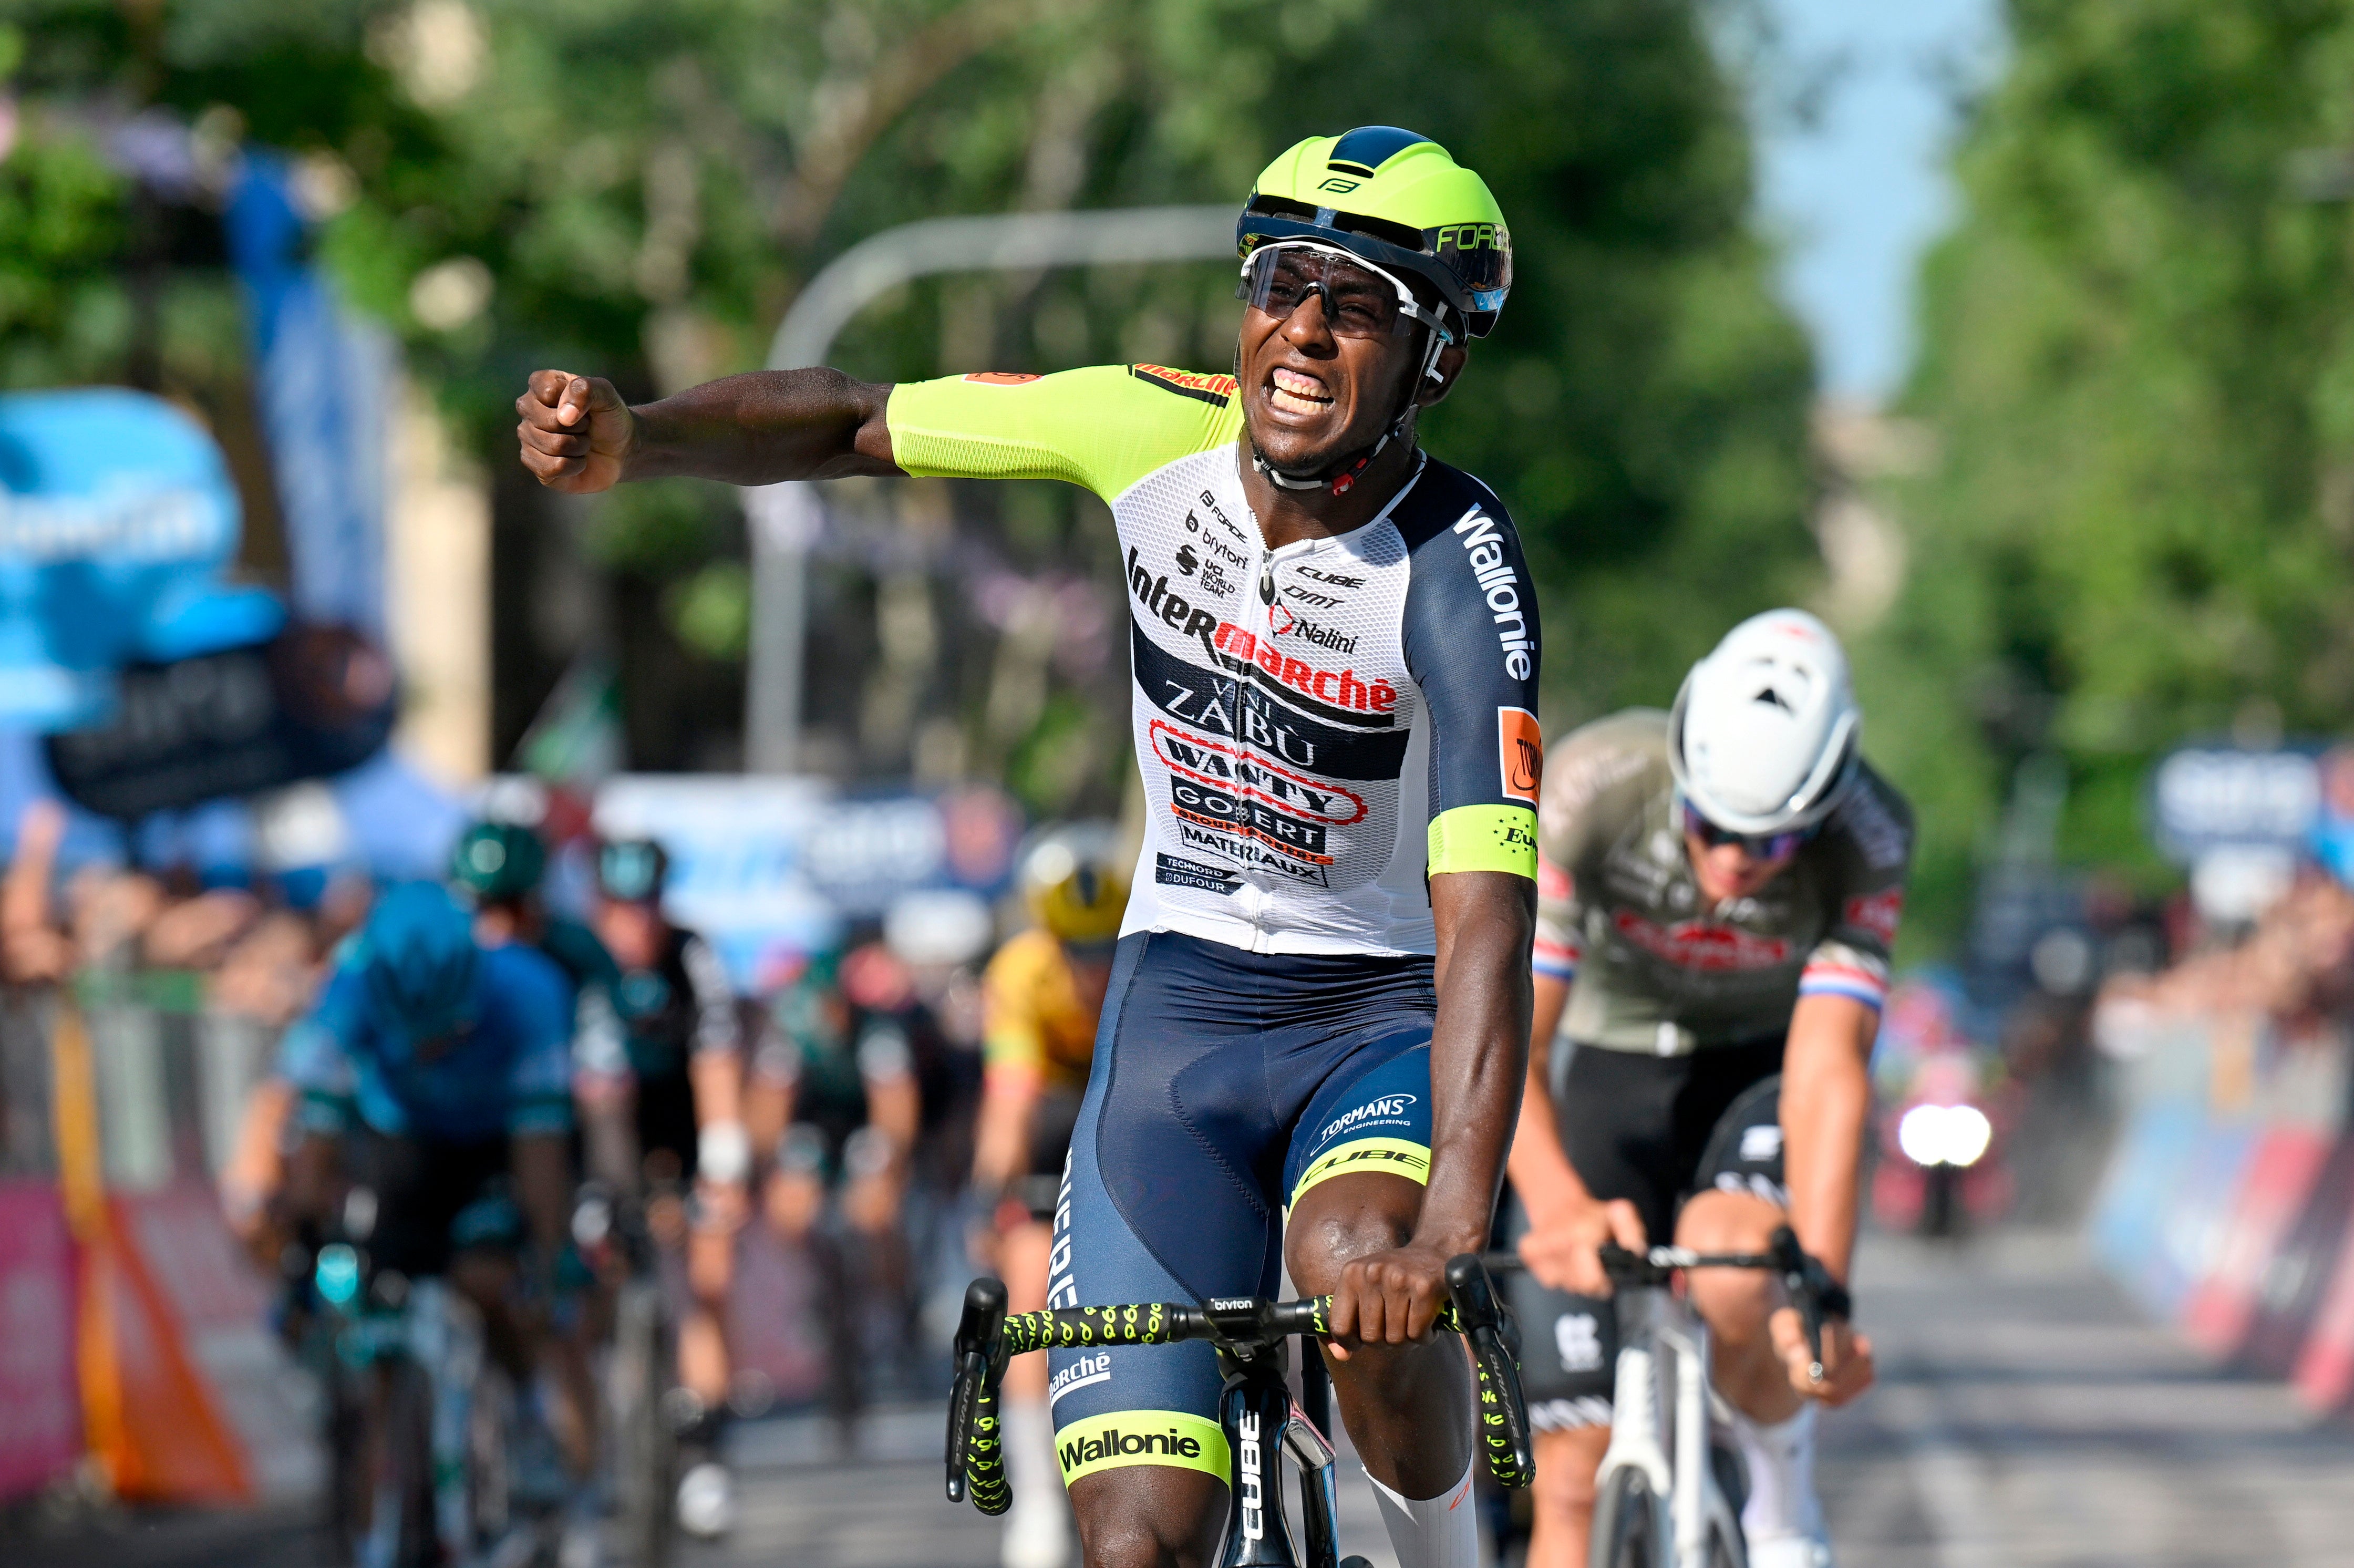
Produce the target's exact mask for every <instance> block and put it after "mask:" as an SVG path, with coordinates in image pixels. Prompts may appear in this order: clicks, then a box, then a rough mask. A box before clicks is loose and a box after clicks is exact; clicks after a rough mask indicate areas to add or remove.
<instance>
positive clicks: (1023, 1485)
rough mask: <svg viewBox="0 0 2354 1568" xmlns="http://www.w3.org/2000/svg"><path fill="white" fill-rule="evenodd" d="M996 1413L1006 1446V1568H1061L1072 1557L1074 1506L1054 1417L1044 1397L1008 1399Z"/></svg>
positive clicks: (1004, 1553)
mask: <svg viewBox="0 0 2354 1568" xmlns="http://www.w3.org/2000/svg"><path fill="white" fill-rule="evenodd" d="M997 1417H998V1423H999V1427H1000V1430H1001V1431H1002V1434H1003V1438H1004V1444H1005V1480H1006V1484H1007V1486H1009V1487H1010V1488H1012V1489H1013V1508H1012V1509H1011V1510H1008V1511H1007V1513H1006V1515H1005V1536H1004V1542H1003V1546H1002V1561H1003V1563H1004V1568H1061V1564H1062V1563H1064V1562H1065V1561H1066V1559H1067V1558H1068V1557H1069V1555H1070V1540H1071V1524H1070V1520H1071V1512H1070V1504H1069V1502H1068V1501H1067V1500H1066V1499H1065V1497H1064V1495H1063V1471H1062V1467H1061V1465H1060V1464H1059V1463H1058V1462H1057V1461H1056V1460H1055V1418H1054V1416H1053V1415H1052V1414H1050V1413H1049V1412H1048V1410H1047V1408H1046V1402H1045V1401H1044V1400H1043V1399H1005V1400H1002V1401H1000V1402H999V1404H998V1406H997Z"/></svg>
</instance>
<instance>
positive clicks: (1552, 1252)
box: [1520, 1198, 1650, 1296]
mask: <svg viewBox="0 0 2354 1568" xmlns="http://www.w3.org/2000/svg"><path fill="white" fill-rule="evenodd" d="M1613 1241H1615V1242H1617V1244H1618V1245H1620V1246H1623V1247H1625V1248H1626V1249H1627V1250H1628V1252H1637V1253H1638V1252H1641V1251H1642V1250H1643V1249H1644V1248H1645V1247H1647V1246H1649V1245H1650V1244H1649V1241H1648V1240H1647V1239H1646V1238H1645V1236H1644V1234H1643V1216H1642V1213H1640V1212H1639V1211H1638V1210H1637V1208H1636V1207H1635V1205H1634V1204H1632V1203H1630V1202H1627V1201H1626V1200H1625V1199H1624V1198H1613V1199H1612V1200H1611V1201H1610V1202H1606V1203H1597V1202H1593V1201H1592V1200H1590V1199H1588V1200H1585V1201H1583V1202H1572V1203H1569V1204H1566V1205H1564V1206H1563V1207H1561V1208H1559V1209H1557V1210H1555V1211H1553V1213H1544V1214H1537V1215H1532V1224H1530V1227H1529V1234H1526V1235H1524V1236H1522V1238H1521V1246H1520V1252H1521V1261H1522V1262H1523V1263H1525V1264H1527V1265H1528V1266H1529V1274H1530V1276H1531V1277H1532V1278H1534V1279H1535V1280H1536V1282H1537V1283H1538V1284H1540V1285H1546V1286H1550V1287H1553V1289H1555V1290H1567V1291H1571V1292H1574V1293H1575V1294H1576V1295H1579V1296H1607V1295H1609V1294H1610V1279H1609V1277H1608V1276H1607V1275H1606V1274H1604V1273H1603V1272H1602V1259H1601V1257H1600V1255H1599V1250H1600V1248H1601V1245H1602V1244H1603V1243H1604V1242H1613Z"/></svg>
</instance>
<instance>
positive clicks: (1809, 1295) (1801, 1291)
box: [1771, 1225, 1844, 1383]
mask: <svg viewBox="0 0 2354 1568" xmlns="http://www.w3.org/2000/svg"><path fill="white" fill-rule="evenodd" d="M1771 1250H1772V1255H1773V1257H1774V1266H1775V1267H1776V1269H1777V1270H1778V1271H1779V1272H1780V1274H1781V1276H1782V1288H1783V1290H1784V1291H1786V1292H1787V1294H1788V1295H1789V1298H1790V1304H1791V1305H1792V1306H1794V1307H1796V1308H1797V1309H1798V1320H1799V1321H1800V1322H1802V1323H1804V1324H1805V1325H1806V1329H1807V1353H1808V1356H1809V1357H1810V1358H1812V1359H1811V1360H1809V1361H1808V1363H1807V1375H1808V1377H1809V1378H1811V1379H1813V1380H1814V1381H1815V1382H1817V1383H1820V1382H1822V1381H1823V1306H1824V1299H1823V1298H1824V1296H1825V1289H1824V1287H1826V1286H1829V1287H1831V1288H1833V1289H1837V1288H1838V1287H1837V1285H1836V1283H1835V1282H1834V1281H1833V1280H1832V1279H1831V1277H1830V1273H1829V1270H1828V1269H1826V1268H1824V1267H1823V1266H1822V1265H1821V1264H1819V1263H1817V1262H1816V1261H1815V1260H1814V1259H1813V1258H1811V1257H1809V1256H1808V1255H1807V1252H1806V1249H1805V1248H1803V1247H1801V1246H1799V1245H1798V1234H1797V1232H1796V1231H1794V1230H1792V1229H1791V1228H1790V1227H1789V1226H1787V1225H1784V1226H1782V1227H1781V1228H1780V1229H1779V1230H1777V1231H1776V1232H1775V1233H1774V1240H1773V1244H1772V1248H1771ZM1842 1294H1844V1293H1842Z"/></svg>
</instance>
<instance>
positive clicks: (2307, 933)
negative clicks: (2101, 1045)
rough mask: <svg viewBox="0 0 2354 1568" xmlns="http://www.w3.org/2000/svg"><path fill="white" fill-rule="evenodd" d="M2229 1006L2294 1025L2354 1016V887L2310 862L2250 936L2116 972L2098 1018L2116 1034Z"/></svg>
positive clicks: (2104, 1033) (2102, 1029)
mask: <svg viewBox="0 0 2354 1568" xmlns="http://www.w3.org/2000/svg"><path fill="white" fill-rule="evenodd" d="M2225 1014H2241V1015H2249V1014H2253V1015H2258V1016H2262V1017H2264V1018H2269V1019H2271V1020H2274V1022H2278V1023H2281V1024H2283V1025H2285V1026H2289V1027H2292V1028H2294V1027H2295V1026H2296V1025H2298V1024H2303V1023H2318V1022H2324V1021H2327V1020H2330V1019H2343V1018H2349V1017H2354V889H2349V887H2348V886H2347V885H2346V884H2345V883H2343V882H2341V881H2339V880H2338V878H2337V877H2335V876H2332V875H2330V874H2327V872H2324V871H2322V870H2320V869H2318V868H2315V869H2312V870H2309V871H2307V872H2306V874H2303V875H2301V876H2300V877H2298V879H2297V880H2296V883H2295V884H2294V885H2291V887H2290V888H2289V890H2288V891H2287V892H2286V893H2285V895H2282V896H2281V897H2280V898H2278V899H2276V900H2274V902H2273V903H2272V904H2271V906H2269V907H2267V908H2266V909H2265V910H2264V913H2263V914H2262V915H2260V916H2258V917H2257V918H2256V920H2255V922H2254V924H2253V927H2250V928H2249V929H2248V930H2247V931H2246V933H2245V934H2244V937H2243V938H2241V939H2238V940H2218V941H2215V942H2212V943H2211V944H2210V945H2207V946H2203V947H2200V948H2197V949H2196V950H2194V951H2192V952H2190V954H2189V955H2188V956H2186V957H2184V958H2183V959H2181V960H2180V961H2179V962H2177V963H2175V964H2174V965H2173V966H2172V967H2170V968H2168V969H2161V970H2158V972H2156V973H2150V974H2134V973H2127V974H2120V975H2117V976H2115V977H2113V978H2112V979H2111V980H2109V981H2108V983H2107V984H2105V986H2104V987H2103V988H2102V991H2101V995H2100V1001H2099V1006H2098V1009H2097V1013H2096V1018H2097V1022H2096V1025H2095V1028H2096V1033H2097V1034H2098V1035H2099V1036H2100V1037H2101V1038H2103V1039H2104V1040H2107V1039H2114V1038H2116V1037H2117V1034H2118V1032H2119V1031H2120V1030H2121V1029H2125V1028H2127V1027H2130V1025H2131V1024H2133V1023H2134V1022H2138V1021H2141V1020H2145V1019H2148V1018H2150V1017H2153V1016H2155V1015H2206V1016H2221V1015H2225Z"/></svg>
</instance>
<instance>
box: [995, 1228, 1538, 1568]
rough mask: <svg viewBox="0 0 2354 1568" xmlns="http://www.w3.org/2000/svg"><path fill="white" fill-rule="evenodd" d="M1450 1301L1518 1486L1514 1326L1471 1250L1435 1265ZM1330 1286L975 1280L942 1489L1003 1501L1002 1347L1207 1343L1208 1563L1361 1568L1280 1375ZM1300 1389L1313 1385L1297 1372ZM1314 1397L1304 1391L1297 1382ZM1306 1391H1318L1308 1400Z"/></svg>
mask: <svg viewBox="0 0 2354 1568" xmlns="http://www.w3.org/2000/svg"><path fill="white" fill-rule="evenodd" d="M1447 1295H1448V1298H1449V1302H1448V1306H1447V1310H1446V1312H1445V1313H1444V1314H1443V1315H1442V1316H1441V1318H1440V1326H1441V1327H1443V1328H1446V1329H1448V1330H1453V1331H1455V1332H1458V1333H1460V1334H1462V1335H1463V1336H1464V1338H1465V1340H1467V1341H1468V1342H1469V1345H1470V1347H1471V1356H1472V1363H1473V1366H1474V1368H1475V1369H1476V1371H1477V1372H1478V1374H1479V1446H1480V1450H1481V1452H1482V1454H1483V1455H1484V1456H1485V1457H1486V1459H1487V1462H1488V1472H1489V1474H1490V1475H1491V1476H1493V1477H1494V1478H1495V1479H1496V1480H1497V1482H1498V1483H1499V1484H1500V1485H1502V1486H1506V1487H1525V1486H1527V1485H1528V1484H1529V1481H1530V1479H1531V1478H1532V1477H1533V1475H1534V1474H1535V1461H1534V1459H1533V1457H1532V1454H1531V1451H1530V1447H1529V1423H1528V1414H1527V1412H1526V1410H1525V1408H1524V1407H1523V1405H1522V1399H1521V1374H1520V1365H1519V1361H1518V1346H1517V1344H1516V1342H1515V1340H1516V1336H1515V1335H1514V1334H1513V1332H1512V1327H1511V1320H1510V1319H1509V1318H1508V1317H1507V1315H1506V1314H1505V1312H1504V1311H1503V1308H1501V1306H1500V1304H1499V1303H1498V1301H1497V1298H1496V1293H1495V1288H1494V1287H1493V1285H1492V1284H1491V1283H1490V1280H1489V1278H1488V1271H1487V1270H1486V1268H1484V1267H1483V1266H1481V1263H1480V1259H1479V1257H1478V1256H1477V1255H1473V1254H1469V1253H1466V1254H1464V1255H1461V1256H1458V1257H1456V1258H1454V1259H1453V1260H1451V1261H1450V1262H1449V1263H1448V1264H1447ZM1331 1308H1332V1298H1331V1297H1329V1296H1320V1297H1316V1298H1312V1299H1310V1300H1306V1301H1269V1300H1267V1299H1265V1298H1261V1297H1255V1296H1250V1297H1239V1298H1213V1299H1212V1300H1210V1301H1208V1302H1206V1303H1204V1305H1202V1306H1200V1307H1189V1306H1184V1305H1181V1304H1177V1303H1170V1302H1160V1303H1151V1304H1141V1305H1136V1306H1121V1307H1076V1308H1048V1309H1047V1310H1045V1311H1043V1312H1023V1313H1019V1314H1016V1315H1014V1316H1013V1317H1008V1316H1007V1315H1006V1311H1005V1287H1004V1286H1003V1285H1002V1283H1000V1282H999V1281H997V1280H994V1279H985V1278H984V1279H976V1280H974V1281H973V1282H972V1284H971V1285H970V1287H967V1289H966V1291H965V1298H964V1316H963V1319H962V1321H960V1323H959V1324H958V1326H957V1335H956V1383H955V1386H954V1389H953V1391H952V1392H951V1393H950V1394H949V1431H948V1495H949V1501H950V1502H962V1501H964V1500H965V1499H967V1498H968V1497H970V1499H972V1502H973V1505H974V1506H975V1507H977V1508H979V1509H980V1510H981V1512H983V1513H986V1514H1000V1513H1003V1512H1004V1511H1005V1510H1006V1509H1007V1508H1008V1507H1009V1506H1011V1504H1012V1502H1013V1491H1012V1489H1011V1488H1010V1487H1009V1486H1008V1485H1007V1482H1006V1478H1005V1464H1004V1457H1003V1455H1002V1451H1001V1447H1000V1438H999V1434H998V1425H997V1386H998V1383H999V1381H1000V1380H1001V1379H1002V1377H1003V1376H1004V1374H1005V1364H1006V1362H1007V1361H1009V1360H1011V1359H1012V1358H1013V1357H1014V1356H1017V1355H1020V1354H1023V1352H1025V1351H1039V1350H1045V1349H1048V1348H1049V1347H1055V1346H1101V1345H1173V1344H1180V1343H1182V1342H1185V1341H1187V1340H1208V1341H1209V1342H1210V1343H1211V1344H1212V1345H1214V1346H1215V1347H1216V1349H1217V1352H1218V1362H1219V1365H1220V1367H1221V1368H1222V1369H1223V1370H1224V1371H1225V1387H1224V1389H1223V1390H1222V1391H1221V1393H1219V1396H1218V1423H1219V1425H1221V1426H1222V1427H1223V1428H1224V1429H1225V1436H1226V1454H1227V1466H1228V1473H1227V1478H1226V1530H1225V1545H1224V1547H1223V1548H1222V1549H1221V1551H1220V1552H1219V1557H1218V1568H1366V1563H1365V1559H1363V1558H1362V1557H1351V1558H1349V1559H1348V1560H1347V1561H1346V1562H1345V1563H1343V1562H1341V1561H1340V1560H1339V1558H1338V1552H1339V1541H1340V1535H1339V1506H1340V1503H1339V1489H1338V1486H1337V1484H1336V1480H1337V1478H1336V1477H1335V1474H1334V1469H1333V1464H1334V1456H1333V1449H1332V1445H1331V1442H1330V1441H1329V1440H1328V1439H1327V1438H1326V1437H1325V1436H1324V1434H1323V1432H1322V1430H1321V1429H1320V1426H1319V1425H1318V1424H1317V1423H1316V1422H1315V1421H1313V1420H1311V1419H1310V1415H1309V1413H1308V1412H1307V1411H1306V1410H1304V1409H1302V1408H1301V1406H1300V1404H1299V1403H1298V1402H1295V1401H1294V1400H1293V1399H1292V1397H1291V1393H1290V1390H1289V1388H1288V1385H1287V1384H1286V1382H1285V1372H1286V1365H1285V1363H1286V1361H1287V1360H1288V1348H1289V1340H1290V1339H1291V1337H1292V1336H1294V1335H1298V1336H1299V1340H1300V1341H1301V1351H1302V1353H1303V1356H1304V1357H1305V1359H1306V1361H1307V1362H1308V1364H1310V1365H1319V1364H1320V1361H1321V1357H1320V1355H1318V1353H1317V1351H1316V1347H1315V1344H1314V1343H1313V1341H1315V1340H1320V1339H1324V1338H1328V1337H1330V1334H1331V1330H1330V1329H1329V1328H1327V1326H1326V1325H1327V1323H1328V1321H1329V1320H1330V1317H1331ZM1310 1386H1311V1388H1312V1387H1313V1386H1314V1385H1313V1384H1311V1385H1310ZM1310 1397H1311V1398H1313V1397H1314V1396H1313V1394H1312V1393H1311V1395H1310ZM1318 1403H1321V1402H1320V1401H1318ZM1278 1454H1281V1455H1287V1456H1288V1457H1290V1459H1291V1462H1292V1464H1293V1465H1294V1466H1295V1467H1297V1468H1298V1470H1299V1522H1300V1532H1301V1535H1302V1537H1303V1539H1302V1541H1301V1542H1299V1543H1295V1542H1293V1540H1292V1536H1291V1531H1290V1528H1289V1526H1288V1525H1287V1524H1286V1522H1285V1520H1284V1503H1283V1485H1282V1464H1281V1460H1280V1459H1279V1458H1278V1457H1277V1456H1278Z"/></svg>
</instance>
